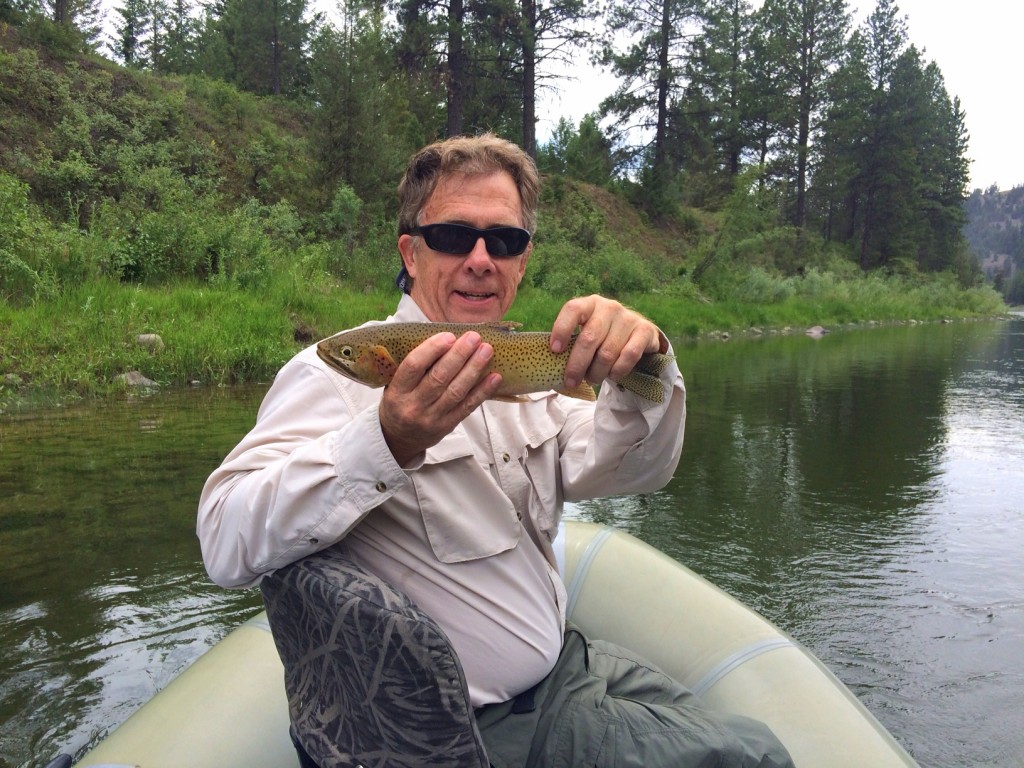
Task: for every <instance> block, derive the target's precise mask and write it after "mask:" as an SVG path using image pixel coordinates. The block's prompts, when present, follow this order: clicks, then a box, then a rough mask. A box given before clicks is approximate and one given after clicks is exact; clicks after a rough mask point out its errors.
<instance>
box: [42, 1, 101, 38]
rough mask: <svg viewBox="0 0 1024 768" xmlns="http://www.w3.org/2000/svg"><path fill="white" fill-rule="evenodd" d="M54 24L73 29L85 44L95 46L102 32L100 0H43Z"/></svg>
mask: <svg viewBox="0 0 1024 768" xmlns="http://www.w3.org/2000/svg"><path fill="white" fill-rule="evenodd" d="M43 4H44V7H45V8H47V9H48V10H49V15H50V19H51V20H52V21H53V22H54V23H55V24H61V25H63V26H65V27H68V28H71V29H75V30H77V31H78V33H79V34H80V35H81V36H82V40H83V41H84V42H85V44H86V45H88V46H90V47H93V48H95V47H96V45H97V44H98V43H99V42H100V40H101V38H102V34H103V18H104V15H105V13H104V10H103V5H102V3H101V1H100V0H43Z"/></svg>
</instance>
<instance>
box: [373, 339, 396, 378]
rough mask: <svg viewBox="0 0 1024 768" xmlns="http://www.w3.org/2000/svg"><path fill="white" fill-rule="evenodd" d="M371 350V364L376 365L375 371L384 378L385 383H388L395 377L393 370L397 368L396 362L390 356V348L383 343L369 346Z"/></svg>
mask: <svg viewBox="0 0 1024 768" xmlns="http://www.w3.org/2000/svg"><path fill="white" fill-rule="evenodd" d="M371 351H372V352H373V358H374V360H373V364H374V365H375V366H376V367H377V373H379V374H380V375H381V376H382V377H383V378H384V381H385V382H386V383H388V384H390V383H391V379H393V378H394V377H395V371H396V370H397V369H398V363H396V362H395V358H393V357H392V356H391V350H389V349H388V348H387V347H386V346H384V345H383V344H376V345H374V346H373V347H372V348H371Z"/></svg>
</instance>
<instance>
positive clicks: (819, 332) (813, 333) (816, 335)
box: [804, 325, 828, 339]
mask: <svg viewBox="0 0 1024 768" xmlns="http://www.w3.org/2000/svg"><path fill="white" fill-rule="evenodd" d="M804 333H805V334H806V335H808V336H810V337H811V338H812V339H820V338H821V337H822V336H824V335H825V334H826V333H828V331H826V330H825V329H824V328H822V327H821V326H820V325H815V326H812V327H810V328H808V329H807V330H806V331H804Z"/></svg>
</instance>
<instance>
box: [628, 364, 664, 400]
mask: <svg viewBox="0 0 1024 768" xmlns="http://www.w3.org/2000/svg"><path fill="white" fill-rule="evenodd" d="M616 384H618V386H619V388H620V389H625V390H627V391H629V392H632V393H633V394H634V395H639V396H640V397H642V398H644V399H645V400H650V401H651V402H653V403H663V402H665V385H664V384H662V382H661V379H659V378H658V377H657V376H651V375H650V374H647V373H642V372H640V371H638V370H636V369H635V368H634V369H633V370H632V371H630V372H629V373H627V374H626V375H625V376H623V377H622V378H621V379H619V381H618V382H616Z"/></svg>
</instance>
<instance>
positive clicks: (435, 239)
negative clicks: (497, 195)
mask: <svg viewBox="0 0 1024 768" xmlns="http://www.w3.org/2000/svg"><path fill="white" fill-rule="evenodd" d="M410 234H412V235H419V236H420V237H422V238H423V242H425V243H426V244H427V247H428V248H430V249H431V250H433V251H440V252H441V253H450V254H454V255H456V256H465V255H466V254H467V253H469V252H470V251H472V250H473V248H475V247H476V241H477V240H479V239H480V238H481V237H482V238H483V239H484V247H485V248H487V253H489V254H490V255H491V256H496V257H501V256H518V255H519V254H521V253H522V252H523V251H525V250H526V246H528V245H529V244H530V233H529V232H527V231H526V230H525V229H520V228H519V227H491V228H489V229H477V228H476V227H468V226H466V225H465V224H424V225H423V226H422V227H416V228H415V229H413V230H412V231H411V232H410Z"/></svg>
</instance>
